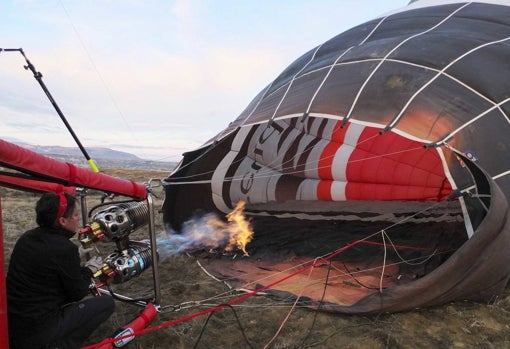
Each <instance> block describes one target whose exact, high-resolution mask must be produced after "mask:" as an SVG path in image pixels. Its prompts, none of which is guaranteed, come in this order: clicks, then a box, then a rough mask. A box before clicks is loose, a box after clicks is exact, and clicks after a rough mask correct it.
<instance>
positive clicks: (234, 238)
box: [225, 201, 253, 256]
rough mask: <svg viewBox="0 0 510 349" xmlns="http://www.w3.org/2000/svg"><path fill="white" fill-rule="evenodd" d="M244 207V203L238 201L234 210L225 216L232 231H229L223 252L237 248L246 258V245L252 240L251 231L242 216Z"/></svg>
mask: <svg viewBox="0 0 510 349" xmlns="http://www.w3.org/2000/svg"><path fill="white" fill-rule="evenodd" d="M244 207H245V202H244V201H239V202H238V203H237V206H236V207H235V208H234V210H233V211H232V212H230V213H229V214H227V216H226V217H227V220H228V221H229V222H230V227H231V228H232V229H229V230H230V232H231V235H230V241H229V243H228V245H227V247H225V251H232V250H233V249H234V247H237V248H239V249H241V250H242V251H243V252H244V255H245V256H248V252H246V245H248V244H249V243H250V242H251V240H253V230H252V229H251V226H250V223H249V222H248V221H247V220H246V217H245V216H244V214H243V211H244Z"/></svg>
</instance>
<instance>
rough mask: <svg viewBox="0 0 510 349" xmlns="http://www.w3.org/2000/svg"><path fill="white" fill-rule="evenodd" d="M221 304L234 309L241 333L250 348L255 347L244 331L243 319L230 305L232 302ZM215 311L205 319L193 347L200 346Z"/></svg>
mask: <svg viewBox="0 0 510 349" xmlns="http://www.w3.org/2000/svg"><path fill="white" fill-rule="evenodd" d="M219 306H225V307H228V308H229V309H230V310H232V312H233V313H234V316H235V318H236V321H237V324H238V325H239V329H240V330H241V334H242V335H243V338H244V340H245V342H246V344H247V345H248V346H249V347H250V348H252V349H255V347H254V346H253V345H251V344H250V341H249V340H248V337H246V333H245V332H244V328H243V326H242V325H241V321H240V320H239V317H238V316H237V313H236V311H235V309H234V307H233V306H232V305H230V304H220V305H219ZM214 313H215V312H212V313H209V316H208V317H207V319H206V320H205V323H204V325H203V326H202V330H201V331H200V334H199V336H198V338H197V341H196V342H195V345H194V346H193V349H196V348H197V347H198V344H199V343H200V340H201V339H202V335H203V334H204V331H205V328H206V327H207V324H208V323H209V320H210V319H211V317H212V315H213V314H214Z"/></svg>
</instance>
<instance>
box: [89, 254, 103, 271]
mask: <svg viewBox="0 0 510 349" xmlns="http://www.w3.org/2000/svg"><path fill="white" fill-rule="evenodd" d="M103 265H104V263H103V259H102V258H101V257H99V256H94V257H92V258H91V259H89V260H88V261H87V262H86V263H85V266H86V267H87V268H89V269H90V271H91V272H92V274H95V273H96V271H98V270H99V269H101V268H102V267H103Z"/></svg>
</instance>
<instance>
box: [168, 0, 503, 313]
mask: <svg viewBox="0 0 510 349" xmlns="http://www.w3.org/2000/svg"><path fill="white" fill-rule="evenodd" d="M508 57H510V7H509V6H505V5H501V4H492V3H461V2H448V3H444V4H443V3H442V2H437V1H436V2H433V1H428V2H427V1H418V2H414V3H412V4H410V5H409V6H407V7H405V8H403V9H402V10H399V11H396V12H394V13H392V14H389V15H387V16H384V17H380V18H377V19H374V20H372V21H369V22H367V23H364V24H361V25H359V26H357V27H355V28H352V29H350V30H348V31H346V32H344V33H342V34H340V35H338V36H336V37H334V38H332V39H330V40H328V41H326V42H325V43H323V44H322V45H319V46H318V47H316V48H313V49H312V50H310V51H309V52H307V53H305V54H304V55H303V56H301V57H299V58H298V59H297V60H296V61H294V62H293V63H292V64H291V65H290V66H289V67H288V68H287V69H285V70H284V71H283V72H282V73H281V74H280V75H279V76H278V77H277V78H276V79H275V80H274V81H273V82H271V83H270V84H269V85H268V86H267V87H266V88H265V89H263V90H262V91H261V92H260V93H259V94H258V95H257V96H256V97H255V98H254V99H253V101H252V102H251V103H250V104H249V105H248V106H247V108H246V109H245V110H244V111H243V112H242V113H241V114H240V115H239V117H238V118H237V119H235V120H234V121H233V122H232V123H231V124H230V125H229V126H228V127H227V128H226V129H225V130H223V131H222V132H221V133H220V134H218V135H217V136H216V137H214V138H213V139H211V140H210V141H208V142H206V143H205V144H204V145H203V146H202V147H200V148H199V149H196V150H194V151H191V152H188V153H186V154H184V158H183V161H182V162H181V164H180V165H179V166H178V168H177V169H176V170H175V171H174V172H173V173H172V174H171V175H170V177H169V178H168V179H167V180H166V183H165V185H166V194H167V195H166V199H165V203H164V220H165V222H166V223H168V224H169V225H171V226H172V227H173V228H174V229H175V230H177V231H178V230H179V228H180V227H181V226H182V224H183V223H184V222H186V221H187V220H189V219H192V218H193V217H194V216H195V215H197V214H199V212H209V211H215V212H219V213H222V214H226V213H228V212H229V211H231V210H232V209H233V208H234V207H235V205H236V204H237V203H238V202H239V201H244V202H246V211H245V213H246V215H248V216H249V217H250V220H251V224H252V227H253V229H254V231H255V235H254V238H253V241H252V242H251V243H250V244H249V245H248V247H247V249H248V252H249V256H244V257H242V258H241V257H236V258H233V256H232V255H221V254H219V255H218V254H215V255H210V256H207V257H206V258H205V259H203V260H202V265H203V266H204V268H205V269H207V270H208V271H209V272H210V273H212V274H214V275H215V276H216V277H218V278H221V279H224V280H226V281H228V282H229V283H231V284H232V285H233V286H234V287H239V288H245V289H256V288H261V287H263V288H265V289H266V290H265V291H266V292H269V293H273V294H274V295H277V296H278V297H285V298H287V299H291V300H292V299H296V298H297V297H299V301H300V302H301V304H305V305H308V306H310V307H318V308H320V309H323V310H327V311H334V312H345V313H369V312H378V311H400V310H407V309H411V308H414V307H421V306H427V305H434V304H441V303H444V302H448V301H452V300H457V299H473V300H487V299H491V298H492V297H494V296H497V295H498V294H499V293H500V292H501V291H502V289H503V288H504V287H505V285H506V283H507V281H508V278H509V275H510V263H508V257H507V253H506V251H505V250H504V248H503V246H508V243H509V242H510V223H509V219H510V215H509V213H508V200H509V198H510V175H509V174H510V157H509V156H508V151H509V149H510V137H509V135H510V117H509V114H510V104H509V101H510V80H509V79H508V73H509V72H510V61H509V60H508Z"/></svg>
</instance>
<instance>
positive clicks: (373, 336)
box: [0, 169, 510, 349]
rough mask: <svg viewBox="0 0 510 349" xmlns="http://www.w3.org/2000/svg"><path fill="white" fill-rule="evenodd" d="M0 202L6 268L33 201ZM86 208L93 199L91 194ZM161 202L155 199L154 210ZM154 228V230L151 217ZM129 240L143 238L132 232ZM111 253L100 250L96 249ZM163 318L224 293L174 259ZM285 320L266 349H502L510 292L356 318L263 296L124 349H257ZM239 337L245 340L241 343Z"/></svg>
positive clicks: (118, 317) (128, 312) (109, 329)
mask: <svg viewBox="0 0 510 349" xmlns="http://www.w3.org/2000/svg"><path fill="white" fill-rule="evenodd" d="M104 172H105V173H108V174H110V175H113V176H117V177H121V178H128V179H131V180H135V181H139V182H145V181H147V180H148V179H149V178H165V177H166V176H167V173H166V172H162V171H136V170H133V171H132V170H125V169H106V170H104ZM0 190H1V191H0V194H1V196H2V211H3V228H4V253H5V257H6V260H7V263H8V259H9V256H10V252H11V250H12V247H13V246H14V243H15V241H16V239H17V237H18V236H19V235H20V234H21V233H22V232H23V231H25V230H26V229H29V228H31V227H33V225H34V224H35V223H34V214H33V211H34V209H33V208H34V204H35V201H36V200H37V197H38V196H37V195H33V194H27V193H22V192H19V191H13V190H6V189H3V188H2V189H0ZM90 200H91V204H90V206H89V207H91V205H93V203H92V202H94V200H96V202H97V201H98V200H99V196H98V195H97V194H96V196H95V197H94V194H92V195H91V197H90ZM161 200H162V196H161V195H160V198H159V199H157V200H156V204H157V205H160V204H161V202H162V201H161ZM156 218H157V229H162V222H161V215H157V216H156ZM136 234H138V236H135V237H134V238H135V239H136V238H147V236H144V235H145V234H147V233H146V232H143V231H142V232H137V233H136ZM114 247H115V246H112V245H108V244H103V246H101V249H102V250H103V249H104V250H105V251H106V250H113V249H114ZM159 270H160V274H161V277H160V283H161V292H162V300H161V305H162V306H163V311H162V312H161V313H160V314H159V315H158V317H157V318H156V320H155V321H154V322H153V323H152V324H151V325H152V326H154V325H158V324H164V323H166V322H167V321H171V320H178V319H182V318H183V317H185V316H188V315H191V314H195V313H197V312H200V311H203V310H206V309H209V308H208V307H207V306H203V305H202V306H198V305H194V306H192V307H190V308H185V309H182V310H180V311H174V308H173V305H177V304H181V303H183V302H188V301H197V304H198V303H199V302H198V301H200V303H202V304H203V303H211V304H219V303H221V302H225V301H226V300H221V299H215V300H211V301H209V302H202V301H204V300H207V299H209V298H211V297H215V296H216V295H220V294H223V293H225V292H227V288H226V286H224V285H223V284H221V283H218V282H216V281H214V280H212V279H211V278H209V277H208V276H207V275H205V273H204V272H203V271H202V270H201V269H200V268H199V266H198V265H197V264H196V262H195V260H194V259H193V258H191V257H187V256H178V257H175V258H171V259H168V260H165V261H163V262H162V263H160V265H159ZM152 287H153V280H152V273H151V272H150V271H146V272H145V273H143V274H142V275H141V276H139V277H138V278H135V279H132V280H130V281H128V282H126V283H124V284H120V285H115V286H114V289H115V291H116V292H118V293H120V294H123V295H126V296H130V297H135V298H136V297H146V296H149V297H150V296H152V295H153V289H152ZM139 311H140V308H139V307H136V306H133V305H129V304H124V303H121V302H118V303H117V309H116V312H115V313H114V315H113V316H112V317H111V318H110V319H109V320H108V321H107V322H106V323H105V324H104V325H103V326H102V327H101V328H100V329H98V330H97V331H96V332H95V333H94V334H93V336H92V338H90V341H89V343H95V342H98V341H100V340H101V339H103V338H105V337H107V336H109V335H111V334H112V333H113V332H114V331H115V330H116V329H117V328H119V327H120V326H122V325H123V324H125V323H127V322H129V321H130V320H132V319H133V317H134V316H136V314H137V313H138V312H139ZM289 312H290V316H289V319H288V320H287V322H285V323H284V325H283V328H282V330H281V332H280V334H279V335H278V336H277V338H276V339H275V340H274V342H272V344H271V345H270V346H269V347H270V348H275V349H276V348H371V349H373V348H510V326H509V324H510V292H508V289H507V292H505V294H504V295H503V296H502V297H501V298H500V299H498V300H496V301H495V302H493V303H491V304H477V303H473V302H457V303H452V304H446V305H444V306H440V307H434V308H427V309H418V310H414V311H410V312H406V313H398V314H380V315H378V316H357V315H338V314H327V313H318V312H314V311H310V310H305V309H293V310H291V308H290V305H289V304H287V305H281V304H279V303H277V302H276V301H275V300H273V299H269V298H266V297H263V296H258V297H252V298H251V299H248V300H246V301H243V302H242V303H240V304H239V306H236V307H234V308H230V307H226V308H224V309H222V310H220V311H217V312H214V313H212V314H211V316H210V317H209V316H208V315H204V316H199V317H196V318H194V319H192V320H188V321H182V322H179V323H177V324H175V325H173V326H168V327H164V328H161V329H158V330H156V331H151V332H149V333H146V334H143V335H141V336H139V337H138V338H137V339H136V340H135V341H134V342H132V343H131V344H130V345H129V347H130V348H132V349H135V348H138V349H151V348H153V349H158V348H194V347H196V348H234V347H236V348H249V347H250V346H251V347H253V348H263V347H264V346H265V345H266V344H267V343H269V342H270V340H271V338H272V337H273V336H274V335H275V334H276V333H277V331H278V329H279V327H280V325H281V324H282V323H283V321H284V319H285V317H286V316H287V315H288V314H289ZM243 333H244V335H245V336H246V339H245V338H244V336H243Z"/></svg>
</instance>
